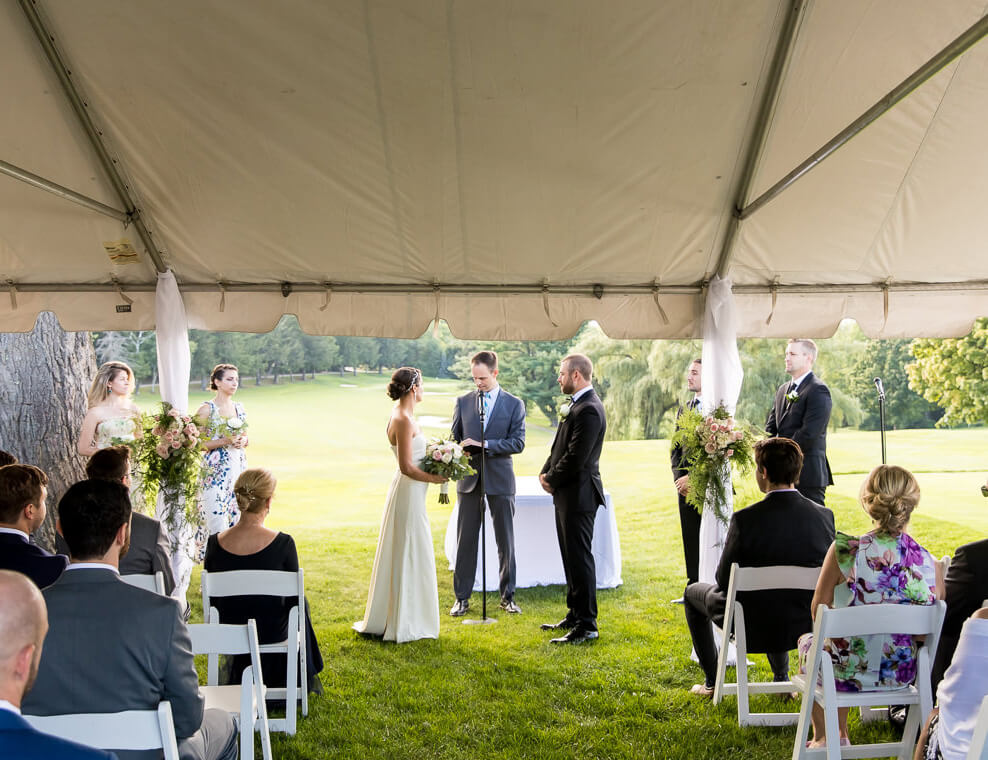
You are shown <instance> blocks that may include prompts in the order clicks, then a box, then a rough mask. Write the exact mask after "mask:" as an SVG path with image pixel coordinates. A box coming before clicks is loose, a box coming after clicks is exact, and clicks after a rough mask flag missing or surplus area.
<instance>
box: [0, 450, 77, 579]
mask: <svg viewBox="0 0 988 760" xmlns="http://www.w3.org/2000/svg"><path fill="white" fill-rule="evenodd" d="M47 486H48V476H47V475H45V473H44V472H42V471H41V470H39V469H38V468H37V467H34V466H33V465H29V464H8V465H5V466H4V467H0V568H2V569H4V570H17V571H18V572H20V573H24V575H26V576H27V577H28V578H30V579H31V580H32V581H34V582H35V583H37V584H38V588H44V587H45V586H48V585H51V584H52V583H54V582H55V580H56V579H57V578H58V576H60V575H61V574H62V571H63V570H64V569H65V566H66V565H67V564H69V558H68V557H66V556H64V555H61V554H49V553H48V552H46V551H45V550H44V549H42V548H41V547H40V546H35V545H34V544H32V543H31V542H30V535H31V534H32V533H33V532H34V531H36V530H37V529H38V528H39V527H41V523H43V522H44V521H45V514H46V513H47V508H46V505H45V500H46V499H47V498H48V488H47Z"/></svg>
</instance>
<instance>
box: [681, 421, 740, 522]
mask: <svg viewBox="0 0 988 760" xmlns="http://www.w3.org/2000/svg"><path fill="white" fill-rule="evenodd" d="M754 444H755V432H754V430H753V429H752V428H751V426H750V425H748V424H746V423H743V422H737V421H736V420H735V419H734V417H732V416H731V415H730V414H728V412H727V409H725V408H724V405H723V404H721V405H720V406H718V407H717V408H716V409H715V410H714V412H713V414H711V415H709V416H707V417H704V416H703V415H701V414H700V413H699V412H697V411H693V410H687V411H684V412H683V413H682V414H681V415H680V417H679V420H678V421H677V422H676V434H675V435H674V436H673V437H672V445H673V446H680V447H682V449H683V453H684V454H685V457H684V461H685V465H686V468H687V469H688V471H689V491H688V492H687V494H686V502H687V503H688V504H691V505H692V506H694V507H695V508H696V510H697V511H698V512H702V511H703V504H704V501H705V500H706V498H707V496H708V493H709V496H710V501H711V506H712V507H713V510H714V514H715V515H716V516H717V519H718V520H720V521H721V522H724V523H726V522H727V521H728V520H729V519H730V517H731V516H730V514H728V509H727V487H728V484H729V483H730V479H731V466H732V465H733V466H734V467H736V468H737V469H738V471H739V472H740V473H742V474H744V473H747V472H750V471H751V468H752V466H753V465H754V464H755V456H754V448H753V447H754Z"/></svg>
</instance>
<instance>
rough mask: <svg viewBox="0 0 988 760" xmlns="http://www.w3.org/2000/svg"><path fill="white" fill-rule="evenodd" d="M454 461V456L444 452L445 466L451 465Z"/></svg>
mask: <svg viewBox="0 0 988 760" xmlns="http://www.w3.org/2000/svg"><path fill="white" fill-rule="evenodd" d="M452 461H453V455H452V454H450V453H449V452H448V451H446V452H444V453H443V462H444V463H445V464H449V463H450V462H452Z"/></svg>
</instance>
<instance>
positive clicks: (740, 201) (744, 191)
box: [717, 0, 806, 277]
mask: <svg viewBox="0 0 988 760" xmlns="http://www.w3.org/2000/svg"><path fill="white" fill-rule="evenodd" d="M805 10H806V3H805V2H804V1H803V0H791V1H790V2H789V10H788V11H787V13H786V17H785V19H784V20H783V22H782V26H781V28H780V30H779V38H778V41H777V42H776V45H775V53H774V54H773V56H772V63H771V66H770V68H769V72H768V81H767V82H766V84H765V91H764V93H763V94H762V99H761V103H759V105H758V114H757V116H756V117H755V126H754V129H753V130H752V132H751V139H750V140H749V141H748V145H747V147H746V149H745V158H744V166H743V167H742V169H741V177H740V180H739V182H738V186H737V190H736V192H735V193H734V205H733V208H732V213H731V217H730V219H729V220H728V222H727V230H726V232H725V233H724V241H723V243H722V244H721V248H720V256H719V257H718V258H717V274H719V275H720V276H721V277H727V272H728V270H729V269H730V266H731V257H732V256H733V254H734V243H735V241H736V240H737V235H738V228H739V226H740V223H741V220H740V217H739V210H740V209H741V208H743V207H744V203H745V200H746V199H747V198H748V193H749V192H751V183H752V181H753V180H754V177H755V169H756V168H757V167H758V162H759V160H760V159H761V156H762V151H763V150H764V149H765V138H766V137H767V135H768V127H769V124H771V122H772V116H773V115H774V114H775V107H776V105H777V104H778V102H779V93H780V92H781V90H782V82H783V80H784V78H785V73H786V69H787V68H788V66H789V61H790V59H791V58H792V51H793V49H794V48H795V47H796V37H797V36H798V34H799V27H800V25H801V23H802V20H803V13H804V11H805Z"/></svg>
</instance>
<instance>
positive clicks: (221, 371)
mask: <svg viewBox="0 0 988 760" xmlns="http://www.w3.org/2000/svg"><path fill="white" fill-rule="evenodd" d="M239 371H240V370H238V369H237V368H236V367H235V366H234V365H233V364H217V365H216V366H215V367H213V371H212V372H211V373H210V375H209V389H210V390H213V391H215V390H217V388H216V383H217V382H218V381H219V380H222V379H223V377H224V376H225V375H226V373H227V372H239Z"/></svg>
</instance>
